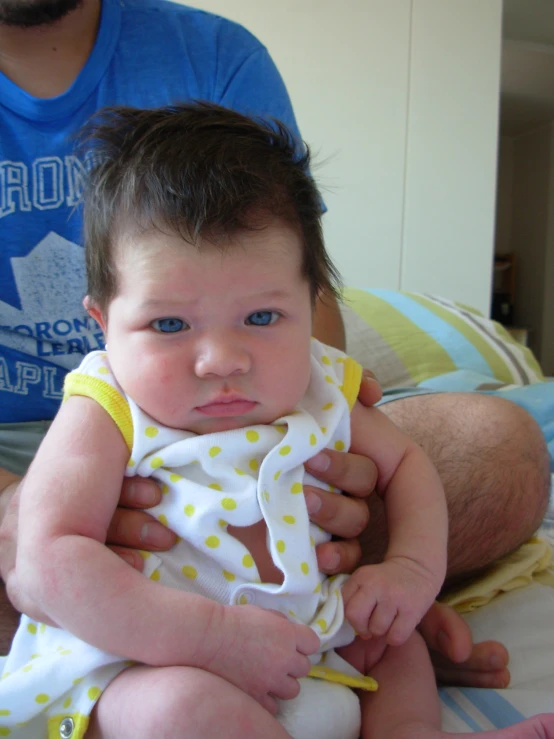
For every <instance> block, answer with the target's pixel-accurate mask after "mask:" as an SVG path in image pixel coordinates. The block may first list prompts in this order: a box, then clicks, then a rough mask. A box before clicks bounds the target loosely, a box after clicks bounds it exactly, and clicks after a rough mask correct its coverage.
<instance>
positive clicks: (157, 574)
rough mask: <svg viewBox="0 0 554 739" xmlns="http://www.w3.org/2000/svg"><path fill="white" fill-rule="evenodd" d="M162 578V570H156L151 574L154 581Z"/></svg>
mask: <svg viewBox="0 0 554 739" xmlns="http://www.w3.org/2000/svg"><path fill="white" fill-rule="evenodd" d="M159 579H160V571H159V570H154V572H153V573H152V574H151V575H150V580H153V581H154V582H158V580H159Z"/></svg>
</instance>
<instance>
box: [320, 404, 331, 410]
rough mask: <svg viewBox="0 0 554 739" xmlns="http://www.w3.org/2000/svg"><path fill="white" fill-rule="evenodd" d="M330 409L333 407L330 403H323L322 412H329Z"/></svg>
mask: <svg viewBox="0 0 554 739" xmlns="http://www.w3.org/2000/svg"><path fill="white" fill-rule="evenodd" d="M332 407H333V404H332V403H325V405H324V406H323V408H322V409H321V410H322V411H330V410H331V408H332Z"/></svg>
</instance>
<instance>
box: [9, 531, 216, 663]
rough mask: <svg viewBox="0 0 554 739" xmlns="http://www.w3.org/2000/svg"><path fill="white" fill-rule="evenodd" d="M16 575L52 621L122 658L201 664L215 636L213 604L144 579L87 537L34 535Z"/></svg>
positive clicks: (150, 661) (206, 657)
mask: <svg viewBox="0 0 554 739" xmlns="http://www.w3.org/2000/svg"><path fill="white" fill-rule="evenodd" d="M18 576H19V579H20V582H21V586H22V587H24V588H25V590H26V591H27V592H32V593H33V594H34V599H35V600H36V602H37V605H38V606H39V608H40V609H41V610H42V611H43V612H44V613H46V614H47V615H48V616H49V617H50V618H51V619H52V620H53V621H54V622H55V623H57V624H59V625H60V626H61V627H63V628H65V629H67V630H68V631H70V632H71V633H73V634H75V635H76V636H78V637H80V638H81V639H83V640H84V641H86V642H88V643H90V644H92V645H94V646H96V647H98V648H100V649H103V650H105V651H108V652H112V653H115V654H119V655H121V656H123V657H125V658H127V659H132V660H136V661H139V662H143V663H145V664H149V665H153V666H164V665H175V664H183V665H189V666H203V664H204V662H205V661H206V659H209V655H210V654H211V651H212V642H213V641H214V640H215V639H218V638H219V636H220V635H219V634H218V630H219V629H218V626H219V621H220V619H221V612H222V610H223V609H222V607H221V606H220V605H219V604H217V603H215V602H213V601H210V600H208V599H207V598H203V597H201V596H197V595H194V594H190V593H183V592H182V591H179V590H175V589H172V588H167V587H165V586H162V585H160V584H158V583H155V582H153V581H152V580H149V579H148V578H146V577H144V576H143V575H141V574H139V573H138V572H136V571H134V570H132V569H131V568H130V567H128V566H127V565H126V564H125V563H123V562H122V561H121V560H120V559H119V558H118V557H117V556H115V555H114V554H113V553H112V552H110V551H109V550H108V549H107V548H106V547H104V545H103V544H101V543H100V542H97V541H94V540H91V539H88V538H86V537H82V536H75V535H68V536H61V537H59V538H57V539H53V540H51V541H45V542H42V543H40V544H39V546H38V547H37V548H36V550H35V554H32V555H26V554H22V555H21V556H18ZM68 594H70V596H69V595H68ZM107 613H109V619H106V618H103V617H102V614H107Z"/></svg>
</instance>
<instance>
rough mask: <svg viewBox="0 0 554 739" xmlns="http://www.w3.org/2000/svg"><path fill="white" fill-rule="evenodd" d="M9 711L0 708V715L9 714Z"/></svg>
mask: <svg viewBox="0 0 554 739" xmlns="http://www.w3.org/2000/svg"><path fill="white" fill-rule="evenodd" d="M10 715H11V711H9V710H8V709H7V708H0V716H10Z"/></svg>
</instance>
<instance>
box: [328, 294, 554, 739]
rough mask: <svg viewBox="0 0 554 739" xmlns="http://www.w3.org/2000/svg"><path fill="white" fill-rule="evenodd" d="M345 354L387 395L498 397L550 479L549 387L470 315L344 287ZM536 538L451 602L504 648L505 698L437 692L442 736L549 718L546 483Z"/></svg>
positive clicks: (506, 338)
mask: <svg viewBox="0 0 554 739" xmlns="http://www.w3.org/2000/svg"><path fill="white" fill-rule="evenodd" d="M342 311H343V319H344V323H345V327H346V335H347V344H348V346H347V350H348V352H349V353H350V354H351V355H352V356H354V358H356V359H357V360H358V361H359V362H360V363H361V364H362V365H363V366H365V367H369V368H370V369H372V370H373V371H374V372H375V374H376V376H377V378H378V379H379V381H380V382H381V384H382V386H383V387H384V388H385V389H386V390H388V391H389V392H390V393H391V394H392V396H393V397H402V395H403V394H405V393H406V392H408V391H409V392H414V390H415V392H419V393H428V392H440V391H470V392H484V393H489V394H498V395H500V396H502V397H505V398H508V399H510V400H512V401H513V402H515V403H517V404H518V405H521V406H522V407H523V408H525V409H526V410H527V411H529V412H530V413H531V415H532V416H533V417H534V418H535V420H536V421H537V422H538V423H539V425H540V426H541V429H542V431H543V434H544V436H545V439H546V441H547V444H548V448H549V451H550V459H551V472H552V473H554V381H552V379H549V378H546V377H544V375H543V373H542V371H541V368H540V366H539V365H538V363H537V361H536V359H535V357H534V356H533V354H532V352H531V351H530V350H529V349H528V348H526V347H524V346H523V345H521V344H518V343H517V342H516V341H515V340H514V339H513V338H512V337H511V336H510V335H509V334H508V333H507V331H506V330H505V329H504V328H503V327H502V326H500V325H499V324H498V323H495V322H494V321H490V320H489V319H487V318H485V317H484V316H482V315H481V314H479V313H478V312H477V311H475V310H473V309H472V308H471V307H468V306H464V305H460V304H459V303H454V302H452V301H450V300H446V299H444V298H441V297H438V296H434V295H433V296H431V295H422V294H415V293H402V292H398V291H393V290H377V289H375V290H373V289H372V290H357V289H347V290H346V291H345V301H344V306H343V309H342ZM537 534H538V536H537V537H535V538H533V540H531V541H530V542H529V543H528V544H526V545H524V546H523V547H522V548H521V550H519V551H518V552H516V553H514V554H513V555H511V556H510V557H508V558H506V560H504V561H502V562H500V563H499V564H498V565H496V566H495V567H494V568H491V570H490V571H489V572H488V573H487V574H486V575H485V577H484V578H483V579H482V580H480V581H479V582H477V583H474V584H472V585H471V586H468V587H466V588H464V589H461V590H459V591H456V592H455V593H453V594H451V595H450V598H449V602H450V603H451V604H452V605H454V606H455V607H457V608H458V610H460V612H461V613H463V615H464V618H466V619H467V621H468V623H469V624H470V626H471V628H472V631H473V635H474V638H475V640H476V641H482V640H484V639H497V640H499V641H502V642H503V643H504V644H505V645H506V646H507V647H508V649H509V651H510V656H511V662H510V671H511V675H512V680H511V684H510V687H509V688H508V689H506V690H483V689H475V688H471V689H470V688H451V687H448V688H442V689H441V691H440V695H441V707H442V717H443V728H444V729H445V730H447V731H451V732H453V733H461V732H479V731H484V730H487V729H493V728H501V727H505V726H508V725H511V724H514V723H516V722H518V721H520V720H522V719H523V718H526V717H529V716H532V715H534V714H537V713H543V712H554V623H553V621H554V618H553V614H554V567H553V565H552V546H553V545H554V475H553V476H552V485H551V495H550V507H549V510H548V512H547V514H546V516H545V519H544V521H543V524H542V526H541V528H540V530H539V531H538V532H537Z"/></svg>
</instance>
